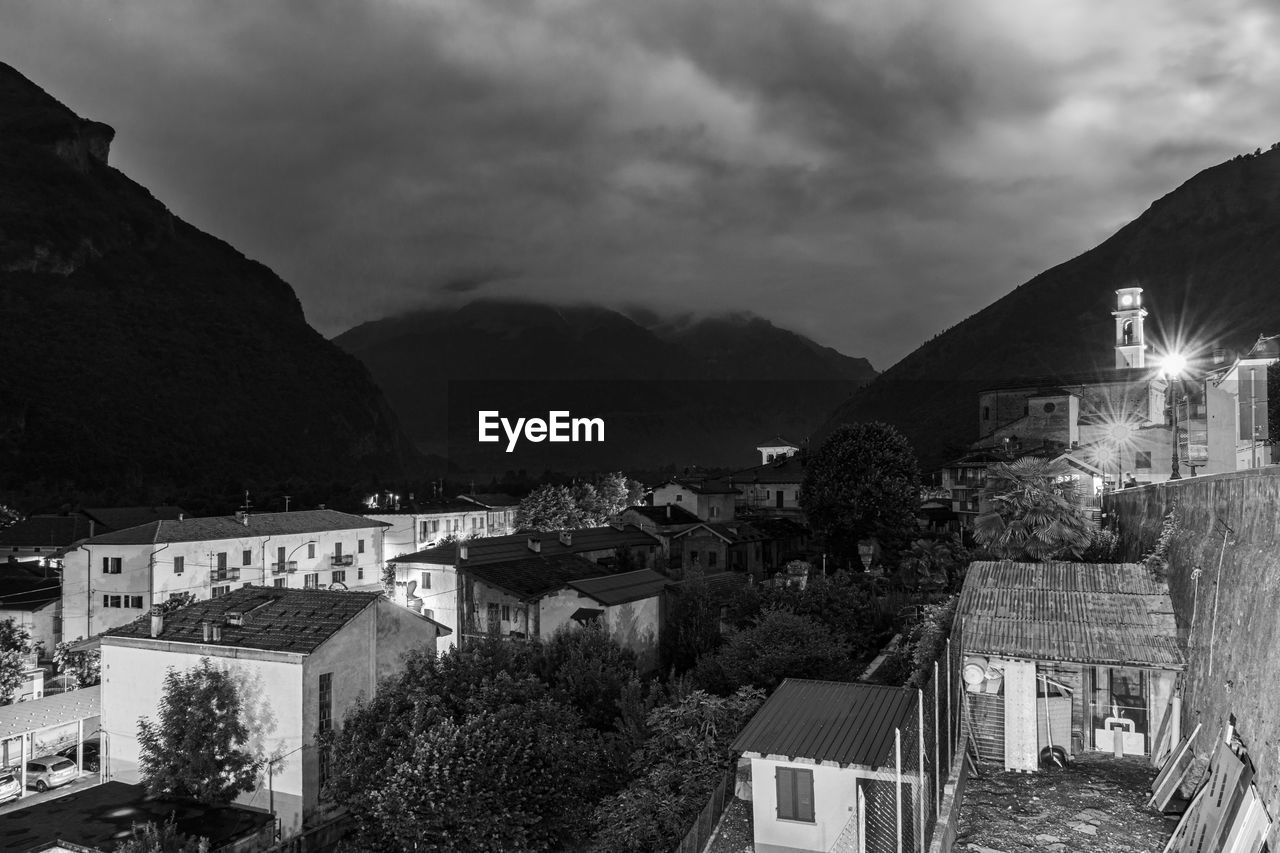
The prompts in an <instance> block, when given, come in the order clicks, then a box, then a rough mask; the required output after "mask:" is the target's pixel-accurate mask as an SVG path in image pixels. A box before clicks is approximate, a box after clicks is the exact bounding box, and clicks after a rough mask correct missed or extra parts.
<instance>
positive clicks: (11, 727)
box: [0, 685, 102, 796]
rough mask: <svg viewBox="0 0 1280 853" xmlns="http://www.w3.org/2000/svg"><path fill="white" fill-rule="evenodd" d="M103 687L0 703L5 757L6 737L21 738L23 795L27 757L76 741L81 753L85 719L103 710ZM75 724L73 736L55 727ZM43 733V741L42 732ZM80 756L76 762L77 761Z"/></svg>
mask: <svg viewBox="0 0 1280 853" xmlns="http://www.w3.org/2000/svg"><path fill="white" fill-rule="evenodd" d="M101 708H102V687H101V686H100V685H94V686H93V687H86V688H84V689H82V690H69V691H67V692H66V693H59V694H57V695H56V696H47V697H45V698H43V699H33V700H31V701H30V702H15V703H14V704H12V705H5V706H3V707H0V743H3V744H4V746H5V753H6V756H5V757H6V759H7V758H8V757H9V756H8V755H7V753H8V751H9V741H11V740H19V739H20V740H21V745H20V746H19V753H18V754H19V756H20V762H19V763H20V775H21V782H22V793H23V796H25V795H26V792H27V761H28V760H29V759H30V758H32V757H34V756H36V755H43V754H45V753H49V752H54V751H56V750H59V749H62V748H63V747H64V746H66V745H68V744H69V743H75V744H76V745H77V749H76V755H77V757H78V758H79V757H81V755H82V754H81V752H80V747H79V745H80V744H82V743H83V742H84V723H85V721H86V720H91V719H93V718H95V717H98V716H99V715H100V714H101V713H102V711H101ZM73 724H74V725H75V727H76V731H75V738H74V740H69V739H68V737H67V735H61V736H59V735H58V733H57V731H56V730H57V729H60V728H69V727H70V726H71V725H73ZM42 735H43V736H45V738H44V740H43V742H42V739H41V736H42ZM82 763H83V760H79V761H77V762H76V764H77V765H80V764H82Z"/></svg>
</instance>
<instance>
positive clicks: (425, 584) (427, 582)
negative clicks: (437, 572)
mask: <svg viewBox="0 0 1280 853" xmlns="http://www.w3.org/2000/svg"><path fill="white" fill-rule="evenodd" d="M422 588H423V589H431V572H423V573H422Z"/></svg>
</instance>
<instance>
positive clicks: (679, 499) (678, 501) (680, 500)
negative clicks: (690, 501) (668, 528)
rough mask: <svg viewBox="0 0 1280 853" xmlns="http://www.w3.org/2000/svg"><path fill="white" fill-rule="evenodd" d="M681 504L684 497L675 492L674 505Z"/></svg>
mask: <svg viewBox="0 0 1280 853" xmlns="http://www.w3.org/2000/svg"><path fill="white" fill-rule="evenodd" d="M683 502H684V495H682V494H680V493H679V492H676V503H683Z"/></svg>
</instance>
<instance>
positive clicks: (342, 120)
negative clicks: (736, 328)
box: [0, 0, 1280, 369]
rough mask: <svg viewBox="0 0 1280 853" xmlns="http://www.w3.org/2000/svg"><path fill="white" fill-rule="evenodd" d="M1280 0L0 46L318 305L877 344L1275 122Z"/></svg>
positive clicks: (120, 7)
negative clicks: (488, 311) (764, 329)
mask: <svg viewBox="0 0 1280 853" xmlns="http://www.w3.org/2000/svg"><path fill="white" fill-rule="evenodd" d="M1268 5H1269V4H1267V3H1264V2H1237V1H1236V0H1230V2H1215V3H1212V4H1208V3H1204V2H1201V0H1177V2H1173V1H1172V0H1126V2H1124V3H1102V2H1096V3H1084V2H1080V3H1063V2H1061V0H964V2H937V1H936V0H927V1H926V0H883V2H854V0H843V2H824V0H595V1H594V2H587V0H402V2H376V0H364V2H355V3H353V2H336V1H335V2H324V0H305V2H304V0H296V2H286V0H270V2H257V0H222V1H221V2H214V0H200V2H185V0H146V2H133V0H113V2H110V3H100V2H88V1H87V0H0V21H3V25H2V26H0V59H3V60H4V61H6V62H8V63H10V64H12V65H14V66H15V67H17V68H18V70H20V71H22V72H23V73H24V74H26V75H27V76H28V77H30V78H32V79H33V80H34V81H35V82H36V83H38V84H39V85H41V86H43V87H44V88H45V89H46V90H48V91H49V92H50V93H51V94H53V95H54V96H55V97H57V98H58V99H60V100H61V101H63V102H64V103H66V104H67V105H68V106H70V107H71V108H72V109H74V110H76V111H77V112H79V113H80V114H81V115H85V116H87V117H91V118H95V119H99V120H102V121H105V122H107V123H109V124H111V125H113V126H114V127H115V128H116V131H117V136H116V141H115V143H114V145H113V149H112V163H113V164H114V165H115V166H117V167H118V168H120V169H121V170H123V171H124V172H126V173H127V174H129V175H130V176H131V177H133V178H134V179H135V180H137V181H139V182H140V183H142V184H143V185H145V186H146V187H148V188H149V189H150V190H151V191H152V192H153V193H154V194H155V195H156V196H157V197H158V198H159V199H160V200H162V201H163V202H165V203H166V204H168V205H169V206H170V208H172V209H173V210H174V212H176V213H177V214H178V215H180V216H182V217H183V218H185V219H187V220H189V221H191V222H192V223H194V224H195V225H197V226H199V227H200V228H203V229H205V230H207V231H209V232H211V233H213V234H215V235H217V236H219V237H221V238H223V239H225V240H227V241H229V242H230V243H232V244H233V245H235V246H236V247H237V248H239V249H240V250H241V251H243V252H244V253H245V254H247V255H249V256H250V257H253V258H256V259H258V260H261V261H263V262H265V263H266V264H268V265H270V266H271V267H272V268H274V269H275V270H276V271H277V272H278V273H279V274H280V275H281V276H283V277H284V278H285V279H286V280H287V281H288V282H290V283H291V284H292V285H293V286H294V288H295V289H296V290H297V292H298V295H299V297H300V298H301V300H302V303H303V305H304V307H305V308H306V311H307V316H308V318H309V320H310V321H311V323H312V324H313V325H314V326H316V327H317V328H318V329H319V330H320V331H322V332H324V333H325V334H327V335H332V334H336V333H338V332H340V331H343V330H345V329H347V328H349V327H351V326H353V325H355V324H357V323H359V322H362V321H365V320H370V319H375V318H377V317H381V316H386V315H388V314H392V313H396V312H399V311H402V310H405V309H408V308H413V307H422V306H437V305H445V304H452V303H456V302H458V301H459V300H464V299H468V298H473V297H475V296H479V295H492V296H522V297H527V298H537V299H549V300H560V301H567V300H588V301H594V302H600V303H604V304H609V305H621V304H624V303H639V304H644V305H647V306H650V307H653V308H656V309H658V310H661V311H672V312H675V311H694V312H700V313H715V312H723V311H731V310H743V309H746V310H750V311H754V312H756V313H758V314H761V315H764V316H767V317H769V318H771V319H773V320H774V322H775V323H777V324H779V325H782V326H786V327H789V328H793V329H796V330H798V331H801V332H804V333H806V334H809V335H811V336H812V337H814V338H815V339H816V340H818V341H820V342H822V343H824V344H828V345H831V346H835V347H837V348H838V349H840V350H842V351H844V352H846V353H849V354H851V355H865V356H867V357H869V358H870V359H871V360H872V362H873V364H875V366H876V367H877V368H882V369H883V368H884V367H887V366H889V365H890V364H892V363H893V362H894V361H896V360H897V359H899V358H901V357H902V356H904V355H905V354H906V353H908V352H909V351H910V350H911V349H913V348H914V347H915V346H916V345H918V344H919V343H920V342H921V341H923V340H925V339H927V338H928V337H930V336H932V335H933V334H935V333H937V332H939V331H941V330H943V329H944V328H946V327H948V326H951V325H953V324H954V323H956V322H958V321H960V320H962V319H964V318H965V317H966V316H968V315H969V314H972V313H973V312H975V311H977V310H979V309H981V308H982V307H983V306H985V305H987V304H988V303H990V302H991V301H993V300H994V299H996V298H998V297H999V296H1001V295H1003V294H1004V293H1007V292H1008V291H1009V290H1011V289H1013V288H1014V287H1016V286H1017V285H1018V284H1020V283H1022V282H1023V281H1025V280H1027V279H1028V278H1030V277H1031V276H1033V275H1034V274H1036V273H1038V272H1040V271H1041V270H1044V269H1046V268H1048V267H1051V266H1053V265H1055V264H1057V263H1060V262H1062V261H1065V260H1067V259H1069V258H1071V257H1072V256H1074V255H1076V254H1078V253H1079V252H1081V251H1083V250H1085V249H1088V248H1090V247H1091V246H1093V245H1095V244H1096V243H1098V242H1099V241H1101V240H1102V239H1104V238H1105V237H1107V236H1108V235H1110V234H1111V233H1113V232H1114V231H1115V230H1116V229H1117V228H1118V227H1120V226H1121V225H1122V224H1124V223H1125V222H1127V221H1129V220H1130V219H1132V218H1134V217H1135V216H1137V215H1138V214H1140V213H1141V212H1142V211H1143V210H1144V209H1145V208H1146V207H1147V205H1148V204H1150V203H1151V202H1152V201H1153V200H1155V199H1156V198H1158V197H1159V196H1161V195H1163V194H1164V193H1166V192H1169V191H1170V190H1172V189H1173V188H1175V187H1176V186H1177V185H1178V184H1180V183H1182V182H1183V181H1184V180H1186V179H1187V178H1189V177H1190V176H1191V175H1193V174H1194V173H1195V172H1197V171H1199V170H1200V169H1202V168H1205V167H1207V166H1210V165H1213V164H1215V163H1217V162H1220V161H1222V160H1225V159H1229V158H1230V157H1232V156H1234V155H1235V154H1237V153H1240V152H1242V151H1252V150H1253V149H1254V148H1256V147H1262V148H1264V149H1265V148H1267V147H1268V146H1269V145H1270V144H1271V143H1272V142H1274V141H1276V140H1277V139H1280V122H1278V121H1277V119H1276V116H1278V115H1280V87H1278V86H1276V85H1275V81H1277V80H1280V24H1278V22H1277V14H1276V13H1275V12H1273V11H1271V10H1270V9H1269V8H1268Z"/></svg>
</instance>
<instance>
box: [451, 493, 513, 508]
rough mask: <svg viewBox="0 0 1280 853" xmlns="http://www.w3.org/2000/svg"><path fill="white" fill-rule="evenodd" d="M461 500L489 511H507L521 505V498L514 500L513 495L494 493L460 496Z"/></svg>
mask: <svg viewBox="0 0 1280 853" xmlns="http://www.w3.org/2000/svg"><path fill="white" fill-rule="evenodd" d="M458 499H459V500H464V501H471V502H472V503H476V504H479V505H480V506H482V507H486V508H488V509H507V508H509V507H516V506H519V505H520V499H519V498H513V497H511V495H500V494H494V493H488V494H481V495H458Z"/></svg>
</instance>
